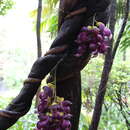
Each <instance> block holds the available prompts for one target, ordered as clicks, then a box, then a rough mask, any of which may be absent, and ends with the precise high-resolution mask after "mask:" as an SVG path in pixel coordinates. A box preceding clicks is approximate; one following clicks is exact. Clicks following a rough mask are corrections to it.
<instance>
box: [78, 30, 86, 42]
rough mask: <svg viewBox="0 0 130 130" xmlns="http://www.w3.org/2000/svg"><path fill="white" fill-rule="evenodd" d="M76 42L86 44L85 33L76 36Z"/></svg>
mask: <svg viewBox="0 0 130 130" xmlns="http://www.w3.org/2000/svg"><path fill="white" fill-rule="evenodd" d="M77 40H78V41H81V42H86V41H87V35H86V32H81V33H80V34H79V35H78V39H77Z"/></svg>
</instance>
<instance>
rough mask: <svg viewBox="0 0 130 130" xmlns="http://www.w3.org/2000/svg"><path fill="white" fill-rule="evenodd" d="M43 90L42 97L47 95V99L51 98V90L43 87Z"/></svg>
mask: <svg viewBox="0 0 130 130" xmlns="http://www.w3.org/2000/svg"><path fill="white" fill-rule="evenodd" d="M43 90H44V95H47V96H49V97H52V96H53V90H52V89H51V88H50V87H48V86H44V87H43Z"/></svg>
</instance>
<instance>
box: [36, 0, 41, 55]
mask: <svg viewBox="0 0 130 130" xmlns="http://www.w3.org/2000/svg"><path fill="white" fill-rule="evenodd" d="M41 12H42V0H39V2H38V11H37V25H36V35H37V54H38V57H41V55H42V49H41V34H40V25H41Z"/></svg>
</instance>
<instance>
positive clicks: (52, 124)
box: [36, 86, 72, 130]
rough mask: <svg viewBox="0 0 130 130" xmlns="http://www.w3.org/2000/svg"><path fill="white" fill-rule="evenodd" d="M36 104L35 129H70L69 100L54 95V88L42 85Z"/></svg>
mask: <svg viewBox="0 0 130 130" xmlns="http://www.w3.org/2000/svg"><path fill="white" fill-rule="evenodd" d="M43 90H44V91H43V92H41V93H40V96H39V97H40V103H39V105H38V118H39V121H38V123H37V129H36V130H71V122H70V119H71V117H72V115H71V114H70V106H71V104H72V103H71V102H70V101H68V100H63V98H60V97H55V96H54V92H53V91H54V89H52V88H51V87H49V86H45V87H43Z"/></svg>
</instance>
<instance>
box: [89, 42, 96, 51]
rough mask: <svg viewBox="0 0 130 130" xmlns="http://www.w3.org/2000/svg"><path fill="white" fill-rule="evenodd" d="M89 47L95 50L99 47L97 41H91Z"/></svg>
mask: <svg viewBox="0 0 130 130" xmlns="http://www.w3.org/2000/svg"><path fill="white" fill-rule="evenodd" d="M89 48H90V50H91V51H95V50H96V49H97V45H96V43H90V44H89Z"/></svg>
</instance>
